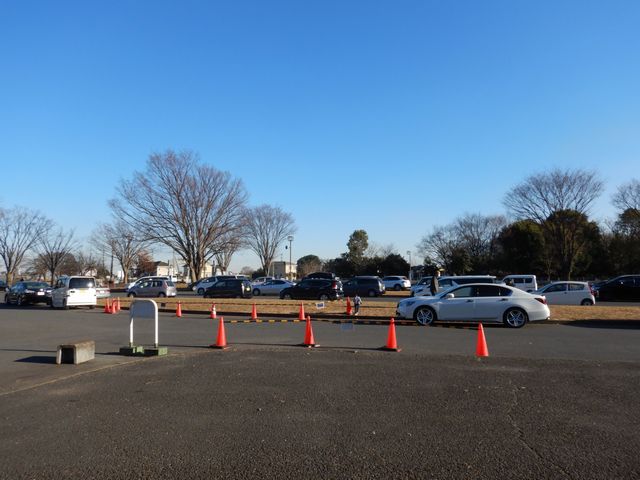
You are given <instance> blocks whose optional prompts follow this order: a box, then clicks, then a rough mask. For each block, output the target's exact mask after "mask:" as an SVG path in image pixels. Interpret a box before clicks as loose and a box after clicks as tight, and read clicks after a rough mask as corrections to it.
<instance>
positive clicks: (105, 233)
mask: <svg viewBox="0 0 640 480" xmlns="http://www.w3.org/2000/svg"><path fill="white" fill-rule="evenodd" d="M92 243H93V244H94V245H96V246H97V247H99V248H102V247H104V248H105V249H106V250H107V251H111V252H112V253H113V256H114V257H115V258H116V259H117V260H118V262H119V263H120V265H121V266H122V272H123V274H124V282H125V283H127V282H128V281H129V272H130V271H131V270H132V269H133V267H134V265H135V263H136V260H137V258H138V255H139V254H140V253H141V252H143V251H144V249H145V248H146V247H147V246H148V242H147V241H146V240H145V239H144V238H142V236H141V235H140V234H139V233H138V232H137V231H136V230H135V229H134V228H133V227H131V225H129V224H127V223H125V222H123V221H122V220H116V221H115V222H114V223H113V224H103V225H101V226H100V227H98V229H97V231H96V232H94V234H93V238H92ZM112 273H113V272H112ZM110 280H113V279H110Z"/></svg>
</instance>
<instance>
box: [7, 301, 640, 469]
mask: <svg viewBox="0 0 640 480" xmlns="http://www.w3.org/2000/svg"><path fill="white" fill-rule="evenodd" d="M136 325H137V324H136ZM149 327H150V325H142V324H141V325H139V326H137V330H136V332H138V331H139V333H140V334H141V335H142V334H143V330H144V329H145V328H146V329H147V331H145V332H144V335H142V336H141V338H140V340H141V343H148V342H149V341H150V338H151V335H150V333H149V332H148V330H149ZM0 331H1V333H2V334H1V335H0V431H1V432H2V442H0V458H2V459H3V461H2V462H0V478H3V479H4V478H6V479H14V478H80V477H82V478H176V477H186V478H189V477H193V478H211V477H214V478H232V479H235V478H238V479H241V478H301V477H303V478H438V479H449V478H450V479H454V478H470V479H471V478H473V479H477V478H487V479H489V478H536V479H538V478H550V479H551V478H553V479H556V478H574V479H578V478H602V479H612V478H638V477H640V460H639V456H638V454H637V452H638V451H639V449H640V448H639V447H640V436H639V435H638V433H637V432H638V431H640V425H639V423H640V420H639V419H640V402H638V400H637V399H638V396H639V393H640V369H639V368H638V367H639V366H640V329H638V328H637V327H636V326H634V325H632V326H631V328H601V327H600V328H590V327H586V326H565V325H528V326H527V327H525V328H523V329H520V330H508V329H505V328H487V329H486V335H487V340H488V343H489V350H490V352H491V355H492V356H491V357H490V358H488V359H483V360H477V359H475V358H474V356H473V351H474V348H475V339H476V332H475V330H469V329H453V328H442V327H432V328H420V327H398V329H397V336H398V341H399V343H400V346H401V347H403V351H402V352H400V353H385V352H381V351H377V350H375V347H377V346H380V345H382V344H383V343H384V342H385V340H386V328H385V327H382V326H356V327H355V329H354V330H353V331H345V330H344V329H343V328H341V327H340V326H338V325H334V324H329V323H322V322H317V323H315V322H314V334H315V337H316V341H317V342H318V343H321V344H322V345H323V347H320V348H318V349H312V350H308V349H304V348H300V347H295V346H293V345H295V344H296V343H299V342H301V341H302V338H303V334H304V326H303V324H300V323H287V324H249V325H244V324H230V325H227V338H228V340H229V342H230V344H232V348H231V349H230V350H227V351H213V350H209V349H207V348H204V347H205V346H206V345H207V344H208V343H211V342H212V341H213V340H214V336H215V326H214V325H213V324H212V322H211V320H209V319H206V318H204V317H187V318H182V319H176V318H174V317H171V316H161V319H160V343H161V344H165V345H166V344H168V345H170V352H171V353H172V355H170V356H169V357H164V358H151V359H142V360H140V359H132V358H128V357H121V356H119V355H115V354H114V352H116V351H117V349H118V347H119V346H121V345H123V344H125V343H126V341H127V338H128V320H127V317H126V315H125V314H124V313H123V314H120V315H111V316H110V315H104V314H101V313H99V312H97V311H87V310H71V311H68V312H63V311H51V310H49V309H41V308H34V309H16V308H0ZM71 338H92V339H95V340H96V344H97V352H98V354H97V357H96V360H95V361H93V362H89V363H87V364H83V365H79V366H72V365H61V366H56V365H55V364H53V357H54V356H55V346H56V345H57V344H58V343H61V342H64V341H67V340H69V339H71ZM123 362H125V363H123Z"/></svg>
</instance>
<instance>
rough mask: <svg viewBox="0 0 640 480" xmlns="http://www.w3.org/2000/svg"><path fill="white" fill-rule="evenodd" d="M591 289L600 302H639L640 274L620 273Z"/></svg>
mask: <svg viewBox="0 0 640 480" xmlns="http://www.w3.org/2000/svg"><path fill="white" fill-rule="evenodd" d="M593 289H594V291H595V296H596V298H597V299H598V301H600V302H640V275H621V276H619V277H615V278H612V279H611V280H607V281H606V282H604V283H602V284H599V285H594V286H593Z"/></svg>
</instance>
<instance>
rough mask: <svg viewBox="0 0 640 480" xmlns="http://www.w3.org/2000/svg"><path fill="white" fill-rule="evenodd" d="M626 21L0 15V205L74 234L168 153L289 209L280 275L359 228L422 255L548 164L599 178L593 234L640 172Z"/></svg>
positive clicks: (192, 7) (335, 6)
mask: <svg viewBox="0 0 640 480" xmlns="http://www.w3.org/2000/svg"><path fill="white" fill-rule="evenodd" d="M639 24H640V3H639V2H636V1H616V0H612V1H608V2H602V1H597V2H596V1H585V0H582V1H518V0H516V1H514V0H508V1H507V0H505V1H483V2H477V1H471V0H469V1H465V2H462V1H458V2H456V1H444V0H443V1H428V0H425V1H402V0H395V1H372V0H369V1H344V0H343V1H322V2H299V1H278V0H274V1H269V2H264V1H237V2H215V1H180V2H177V1H176V2H167V1H153V2H143V1H138V2H122V1H112V2H85V1H63V0H61V1H58V2H44V1H29V0H20V1H13V0H4V1H3V2H2V9H1V14H0V53H1V58H2V61H1V62H2V63H1V64H0V164H1V165H2V170H1V172H2V173H1V175H2V180H3V181H2V188H1V190H0V206H2V207H5V208H8V207H12V206H14V205H22V206H27V207H30V208H34V209H39V210H41V211H42V212H43V213H45V214H46V215H48V216H49V217H50V218H52V219H53V220H55V221H56V222H58V223H59V224H60V225H62V226H63V227H65V228H73V229H75V231H76V234H77V236H78V237H79V238H83V237H86V236H88V235H89V234H90V232H91V231H92V230H93V228H94V227H95V226H96V225H97V224H98V223H99V222H102V221H107V220H108V219H109V210H108V208H107V201H108V199H109V198H112V197H113V196H114V195H115V186H116V185H117V184H118V182H119V180H120V179H121V178H130V176H131V174H132V172H133V171H134V170H142V169H144V165H145V161H146V159H147V157H148V155H149V154H150V153H152V152H158V151H163V150H166V149H167V148H173V149H176V150H179V149H191V150H194V151H196V152H198V153H199V154H200V156H201V158H202V160H203V161H205V162H207V163H210V164H212V165H214V166H215V167H217V168H219V169H221V170H228V171H230V172H231V173H232V174H233V175H235V176H237V177H240V178H242V179H243V180H244V182H245V185H246V187H247V190H248V191H249V193H250V195H251V203H252V204H256V205H257V204H262V203H269V204H273V205H279V206H280V207H282V208H283V209H285V210H287V211H289V212H291V213H292V214H293V215H294V217H295V219H296V222H297V225H298V232H297V233H296V236H295V237H296V240H295V241H294V244H293V256H294V258H297V257H299V256H302V255H306V254H316V255H319V256H320V257H322V258H331V257H335V256H337V255H339V254H340V253H341V252H344V251H345V250H346V242H347V239H348V237H349V235H350V234H351V232H353V231H354V230H356V229H365V230H366V231H367V232H368V233H369V239H370V241H372V242H374V243H376V244H379V245H388V244H393V245H394V246H395V247H396V249H397V251H398V252H400V253H402V254H405V253H406V251H407V250H413V251H415V245H416V243H417V242H418V241H419V240H420V238H421V237H422V236H423V235H425V234H427V233H429V232H431V230H432V228H433V226H434V225H442V224H446V223H449V222H451V221H453V220H454V219H455V218H456V217H457V216H459V215H462V214H464V213H466V212H472V213H475V212H479V213H483V214H496V213H504V209H503V207H502V204H501V200H502V197H503V195H504V194H505V192H506V191H507V190H508V189H509V188H510V187H512V186H513V185H515V184H516V183H518V182H520V181H522V180H523V179H524V178H526V176H528V175H530V174H532V173H539V172H543V171H545V170H547V169H551V168H554V167H559V168H567V167H569V168H585V169H593V170H596V171H598V172H599V173H600V174H601V175H602V178H603V179H604V180H605V182H606V185H607V190H606V192H605V194H604V195H603V196H602V198H601V199H600V201H599V202H598V203H597V204H596V205H595V206H594V209H593V217H594V218H596V219H599V220H603V219H605V218H607V217H611V216H613V215H614V211H613V209H612V207H611V206H610V196H611V193H612V192H613V191H614V190H615V188H617V186H618V185H620V184H621V183H623V182H625V181H627V180H629V179H630V178H639V177H640V167H639V166H638V165H639V162H638V160H639V159H640V56H639V55H638V52H640V33H639V32H640V30H639V29H638V25H639ZM282 253H283V255H284V258H285V259H288V253H285V251H284V250H283V252H282ZM159 256H161V257H162V256H166V253H159ZM414 260H415V255H414ZM257 263H258V262H257V258H256V257H255V255H253V254H251V253H249V252H245V253H243V254H241V255H238V256H237V258H235V259H234V261H233V262H232V268H235V269H236V270H238V269H240V267H242V266H244V265H251V266H257Z"/></svg>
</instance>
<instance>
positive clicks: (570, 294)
mask: <svg viewBox="0 0 640 480" xmlns="http://www.w3.org/2000/svg"><path fill="white" fill-rule="evenodd" d="M533 293H535V294H538V295H544V296H545V298H546V299H547V303H548V304H549V305H594V304H595V303H596V299H595V297H594V296H593V293H592V292H591V288H590V287H589V284H588V283H587V282H553V283H550V284H549V285H545V286H544V287H542V288H540V289H538V290H536V291H535V292H533Z"/></svg>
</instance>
